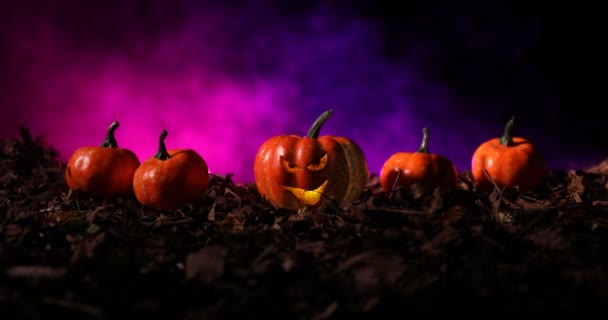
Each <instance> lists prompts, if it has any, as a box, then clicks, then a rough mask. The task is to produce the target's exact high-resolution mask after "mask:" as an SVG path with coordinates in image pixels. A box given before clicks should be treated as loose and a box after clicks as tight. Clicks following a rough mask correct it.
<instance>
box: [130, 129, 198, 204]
mask: <svg viewBox="0 0 608 320" xmlns="http://www.w3.org/2000/svg"><path fill="white" fill-rule="evenodd" d="M166 137H167V130H163V131H162V132H161V135H160V141H159V144H158V152H157V153H156V154H155V155H154V156H153V157H150V158H148V159H146V160H145V161H144V162H143V163H142V164H141V166H139V168H137V171H135V175H134V177H133V191H134V193H135V197H136V198H137V201H139V203H141V204H142V205H144V206H146V207H149V208H152V209H156V210H164V211H175V210H177V209H178V208H179V207H180V206H181V205H184V204H187V203H190V202H193V201H195V200H197V199H200V198H202V197H203V196H204V195H205V192H206V191H207V188H208V186H209V170H208V167H207V162H206V161H205V160H204V159H203V157H201V156H200V155H199V154H198V153H197V152H196V151H194V150H193V149H189V148H182V149H174V150H169V151H167V148H166V145H165V138H166Z"/></svg>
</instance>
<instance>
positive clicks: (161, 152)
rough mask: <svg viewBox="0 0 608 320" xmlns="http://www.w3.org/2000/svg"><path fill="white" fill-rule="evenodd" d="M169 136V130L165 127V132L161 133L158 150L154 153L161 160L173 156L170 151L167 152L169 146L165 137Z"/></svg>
mask: <svg viewBox="0 0 608 320" xmlns="http://www.w3.org/2000/svg"><path fill="white" fill-rule="evenodd" d="M166 137H167V130H164V129H163V132H161V133H160V139H159V141H158V151H157V152H156V154H155V155H154V158H156V159H160V160H167V159H169V158H170V157H171V156H170V155H169V152H167V146H165V138H166Z"/></svg>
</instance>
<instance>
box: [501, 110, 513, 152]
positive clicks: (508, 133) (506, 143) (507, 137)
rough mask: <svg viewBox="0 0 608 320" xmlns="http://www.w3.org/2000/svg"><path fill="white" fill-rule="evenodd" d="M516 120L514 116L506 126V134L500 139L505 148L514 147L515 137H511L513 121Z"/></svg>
mask: <svg viewBox="0 0 608 320" xmlns="http://www.w3.org/2000/svg"><path fill="white" fill-rule="evenodd" d="M514 120H515V116H512V117H511V119H510V120H509V121H507V124H506V125H505V132H504V133H503V134H502V137H500V144H502V145H503V146H507V147H508V146H512V145H513V136H512V135H511V130H512V129H513V121H514Z"/></svg>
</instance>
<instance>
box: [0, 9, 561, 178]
mask: <svg viewBox="0 0 608 320" xmlns="http://www.w3.org/2000/svg"><path fill="white" fill-rule="evenodd" d="M24 3H25V4H24ZM3 9H4V10H3V12H5V14H4V15H2V16H0V17H1V18H3V19H4V22H2V24H3V25H0V26H1V27H3V29H5V30H10V31H11V32H9V33H8V35H5V36H3V37H5V38H3V39H1V40H2V41H1V42H0V43H3V44H7V46H6V48H4V49H3V50H2V51H0V52H4V53H3V55H4V57H6V59H2V60H4V61H6V62H7V63H6V65H5V67H6V68H5V70H7V72H6V78H5V79H1V80H0V84H2V88H3V89H4V90H5V91H6V92H3V93H4V94H3V97H4V98H0V99H1V100H0V106H1V107H2V114H3V121H2V122H3V123H2V130H0V134H1V135H2V136H8V135H14V134H15V133H16V132H18V126H20V125H25V126H28V127H30V128H31V129H32V131H33V134H41V135H43V136H44V137H45V138H46V140H47V141H48V142H49V143H50V144H51V145H53V146H54V147H56V148H57V149H58V150H59V151H60V152H61V154H62V155H63V156H64V158H68V157H69V155H70V154H71V153H72V152H73V151H74V150H75V149H76V148H78V147H80V146H83V145H97V144H99V143H101V141H102V140H103V137H104V134H105V130H106V128H107V127H108V125H109V124H110V123H111V122H112V121H114V120H116V119H118V120H119V121H120V123H121V127H120V128H119V129H118V130H117V132H116V137H117V140H118V142H119V145H120V146H122V147H125V148H129V149H131V150H133V151H134V152H135V153H136V154H137V155H138V156H139V158H140V159H141V160H142V161H143V160H145V159H146V158H148V157H150V156H152V155H153V154H154V153H155V151H156V148H157V144H158V137H159V135H160V132H161V130H162V129H163V128H165V129H167V131H168V132H169V135H168V137H167V139H166V143H167V147H168V148H169V149H176V148H192V149H194V150H196V151H197V152H199V153H200V154H201V155H202V156H203V158H205V159H206V161H207V163H208V165H209V168H210V170H211V171H212V172H213V173H217V174H222V175H223V174H227V173H232V174H234V179H235V180H236V181H238V182H248V181H252V179H253V172H252V170H253V159H254V156H255V153H256V151H257V149H258V147H259V146H260V145H261V144H262V143H263V142H264V141H265V140H266V139H268V138H269V137H271V136H274V135H279V134H298V135H305V134H306V132H307V130H308V128H309V126H310V125H311V124H312V122H313V121H314V119H315V118H316V117H317V116H318V115H319V114H321V113H322V112H323V111H325V110H327V109H329V108H331V109H333V110H334V115H333V116H332V118H330V119H329V120H328V122H327V123H326V124H325V126H324V128H323V129H322V131H321V134H322V135H323V134H333V135H340V136H346V137H349V138H351V139H353V140H355V141H356V142H357V143H358V144H359V145H360V146H361V147H362V148H363V150H364V152H365V154H366V157H367V159H368V164H369V168H370V170H371V171H372V172H376V173H378V172H379V170H380V168H381V166H382V163H383V162H384V160H386V159H387V158H388V157H389V156H390V155H391V154H392V153H394V152H398V151H415V150H416V149H417V148H418V146H419V144H420V141H421V138H422V128H423V127H429V129H430V131H431V141H430V149H431V151H432V152H434V153H439V154H443V155H445V156H448V157H450V158H451V159H452V160H453V161H454V162H455V164H456V166H457V167H458V168H459V169H460V170H467V169H469V164H470V156H471V155H472V153H473V151H474V149H475V147H476V146H477V145H478V144H479V143H480V142H482V141H484V140H486V139H488V138H491V137H494V136H497V135H499V134H500V133H501V132H502V124H499V125H496V122H488V123H485V124H484V123H483V122H480V121H479V117H478V116H475V114H474V113H475V112H476V111H475V110H477V109H478V108H479V107H477V106H473V105H471V104H470V100H469V101H467V100H465V99H463V97H462V96H459V95H458V94H457V93H455V92H454V91H453V88H451V87H450V86H449V85H447V84H446V83H445V82H443V81H440V80H439V79H436V78H434V77H432V76H430V75H429V74H428V73H426V71H427V69H428V65H429V63H430V62H429V61H428V58H427V57H426V55H428V53H429V52H433V50H436V48H434V47H432V46H431V45H430V44H428V43H425V42H419V43H416V42H412V43H411V45H409V46H406V47H407V50H402V52H401V55H400V57H399V59H394V58H389V57H387V53H386V34H385V30H384V29H383V27H382V26H381V25H380V24H379V23H378V21H375V20H373V19H364V18H362V17H361V16H359V15H357V14H355V13H354V12H353V11H351V10H347V9H342V10H341V11H337V10H336V8H333V7H330V6H326V5H321V4H316V3H311V4H308V5H300V6H298V7H294V6H291V7H287V6H282V7H281V6H278V5H277V4H276V3H275V4H272V2H269V1H254V2H245V3H240V4H238V5H232V6H228V5H223V4H221V2H218V3H216V2H214V1H211V2H206V3H205V4H200V3H198V2H194V1H193V2H190V1H177V2H174V3H172V4H168V2H167V3H165V2H160V1H141V2H137V1H134V2H129V3H128V4H122V2H119V1H105V2H99V3H97V2H86V3H85V2H82V3H81V2H80V1H59V2H56V3H55V4H50V3H49V4H46V5H41V4H36V5H34V4H32V3H28V2H27V1H26V2H19V3H17V2H15V3H10V4H8V5H5V8H3ZM0 57H1V56H0ZM476 108H477V109H476ZM500 116H503V114H500ZM509 116H510V114H509V115H504V117H503V118H501V119H500V121H506V120H508V117H509ZM526 133H527V132H526ZM534 134H535V137H537V139H538V140H539V142H540V143H548V142H549V140H550V139H549V138H548V137H546V136H544V135H543V134H542V132H534Z"/></svg>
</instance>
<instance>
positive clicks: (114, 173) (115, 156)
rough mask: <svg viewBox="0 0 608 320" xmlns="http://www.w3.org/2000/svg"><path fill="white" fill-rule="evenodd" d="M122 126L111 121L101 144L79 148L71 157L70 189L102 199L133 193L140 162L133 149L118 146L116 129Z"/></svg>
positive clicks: (67, 172)
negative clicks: (134, 178) (134, 179)
mask: <svg viewBox="0 0 608 320" xmlns="http://www.w3.org/2000/svg"><path fill="white" fill-rule="evenodd" d="M119 126H120V124H119V123H118V121H114V122H112V124H110V126H109V128H108V130H107V132H106V138H105V140H104V141H103V142H102V143H101V145H99V146H85V147H80V148H78V149H76V151H74V153H73V154H72V155H71V156H70V159H69V160H68V164H67V166H66V171H65V180H66V183H67V185H68V187H69V188H70V190H74V191H75V190H80V191H82V192H84V193H85V194H88V195H90V196H93V197H102V198H113V197H121V196H127V195H129V194H131V193H132V191H133V175H134V173H135V170H136V169H137V168H138V167H139V165H140V162H139V159H138V158H137V156H136V155H135V153H133V151H131V150H129V149H125V148H120V147H119V146H118V143H117V142H116V138H115V136H114V131H116V129H117V128H118V127H119Z"/></svg>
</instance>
